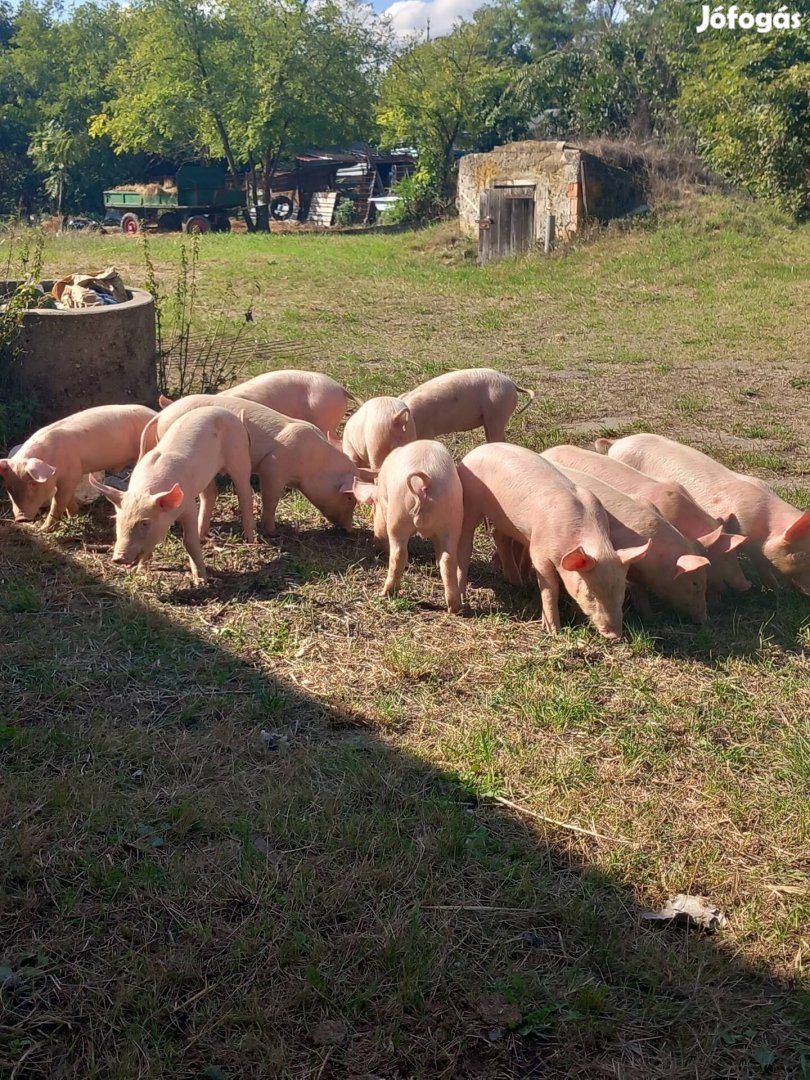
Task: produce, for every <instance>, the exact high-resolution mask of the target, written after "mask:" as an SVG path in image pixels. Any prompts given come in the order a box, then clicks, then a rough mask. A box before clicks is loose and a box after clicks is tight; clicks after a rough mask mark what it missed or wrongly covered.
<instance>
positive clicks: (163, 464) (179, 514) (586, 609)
mask: <svg viewBox="0 0 810 1080" xmlns="http://www.w3.org/2000/svg"><path fill="white" fill-rule="evenodd" d="M520 394H526V395H527V397H528V400H527V401H526V403H525V404H524V405H523V406H522V408H521V409H520V410H519V411H520V412H522V411H523V410H524V409H526V408H527V407H528V406H529V405H531V403H532V400H533V399H534V394H533V392H532V391H530V390H526V389H524V388H523V387H520V386H518V385H517V384H516V383H515V382H514V381H513V380H512V379H510V378H509V377H508V376H506V375H503V374H501V373H500V372H498V371H494V370H492V369H491V368H471V369H468V370H463V371H452V372H448V373H447V374H445V375H440V376H438V377H437V378H435V379H430V380H428V381H427V382H425V383H423V384H422V385H421V386H418V387H416V388H415V389H414V390H411V391H410V392H409V393H406V394H403V395H402V396H401V397H377V398H372V399H370V400H369V401H366V402H363V403H357V404H358V408H357V409H356V410H355V411H354V413H353V414H352V415H351V416H350V417H349V418H348V419H347V420H346V422H345V424H344V427H343V433H342V436H340V435H339V434H338V428H339V426H340V424H341V422H342V421H343V419H344V417H345V415H346V412H347V410H348V408H349V405H350V403H351V402H352V401H355V402H356V401H357V399H356V398H354V397H353V395H352V394H350V393H349V392H348V391H347V390H345V389H344V388H343V387H342V386H341V385H340V384H339V383H337V382H336V381H335V380H334V379H331V378H329V376H327V375H323V374H319V373H316V372H307V371H273V372H268V373H266V374H264V375H258V376H256V377H255V378H253V379H250V380H248V381H247V382H244V383H241V384H240V385H238V386H234V387H232V388H231V389H229V390H226V391H223V392H222V393H220V394H194V395H191V396H189V397H184V398H180V399H178V400H177V401H170V400H169V399H168V398H165V397H161V399H160V405H161V411H160V412H155V411H153V410H152V409H148V408H145V407H143V406H140V405H102V406H99V407H97V408H92V409H86V410H84V411H83V412H79V413H75V414H74V415H72V416H68V417H66V418H65V419H64V420H59V421H57V422H56V423H54V424H50V425H49V426H48V427H45V428H42V429H41V430H40V431H37V432H36V433H35V434H34V435H32V436H31V437H30V438H29V439H28V440H27V442H25V443H24V444H23V445H22V446H21V447H19V448H17V450H16V451H15V452H14V453H13V454H12V456H10V457H8V458H4V459H0V476H2V478H3V480H4V482H5V486H6V490H7V491H8V494H9V496H10V498H11V504H12V509H13V511H14V518H15V520H16V521H18V522H32V521H33V520H34V518H35V516H36V514H37V513H38V511H39V510H40V509H42V508H43V507H44V506H45V505H46V504H48V503H50V506H49V509H48V513H47V516H46V518H45V521H44V525H43V528H44V529H45V530H49V529H52V528H54V526H55V525H56V523H57V522H58V521H59V519H60V518H61V517H62V516H63V515H64V514H65V513H68V514H72V513H75V512H76V509H77V506H76V501H75V494H76V489H77V487H78V485H79V483H80V481H81V480H82V477H83V476H85V475H87V474H90V482H91V484H92V485H93V487H95V488H96V489H97V490H98V491H99V492H101V493H102V494H104V495H105V496H106V497H107V498H108V499H109V500H110V502H111V503H112V504H113V506H114V507H115V546H114V549H113V562H115V563H118V564H121V565H124V566H127V567H134V566H136V565H137V566H139V567H141V568H144V567H146V565H147V564H148V562H149V559H150V557H151V555H152V552H153V551H154V549H155V548H156V547H157V545H158V544H159V543H160V542H161V541H162V540H163V539H164V537H165V536H166V534H167V532H168V530H169V529H170V527H171V526H172V525H173V524H174V523H175V522H178V523H179V524H180V526H181V528H182V532H183V542H184V544H185V547H186V551H187V552H188V556H189V561H190V564H191V573H192V577H193V579H194V581H195V583H198V584H200V583H203V582H205V580H206V569H205V563H204V560H203V548H202V543H203V541H204V540H205V539H206V538H207V536H208V533H209V528H210V523H211V519H212V516H213V514H214V510H215V503H216V497H217V486H216V477H217V476H218V475H220V474H227V475H228V476H230V478H231V480H232V482H233V487H234V491H235V493H236V496H237V500H238V504H239V513H240V517H241V522H242V529H243V532H244V535H245V539H246V540H247V542H248V543H253V542H254V541H255V539H256V525H255V521H254V513H253V492H252V488H251V484H250V480H251V476H252V475H255V476H257V477H258V479H259V484H260V491H261V507H262V509H261V516H260V519H259V531H260V532H262V533H264V534H272V533H273V532H274V531H275V528H276V522H275V514H276V508H277V506H278V502H279V499H280V498H281V496H282V495H283V493H284V491H285V489H287V488H293V489H296V490H298V491H300V492H302V494H303V495H304V496H305V497H306V498H307V499H309V500H310V502H312V503H313V505H314V506H316V507H317V508H318V510H319V511H320V512H321V513H322V514H323V515H324V517H326V518H327V519H328V520H329V521H331V522H332V523H333V524H335V525H337V526H339V527H341V528H343V529H346V530H349V529H351V527H352V520H353V516H354V509H355V506H356V505H357V503H358V502H360V503H372V504H373V505H374V536H375V538H376V540H377V541H378V543H379V544H380V545H382V546H383V547H385V548H386V549H387V550H388V553H389V564H388V574H387V577H386V581H385V586H384V590H383V591H384V593H385V594H387V595H391V594H394V593H396V592H397V590H398V588H399V585H400V582H401V580H402V576H403V574H404V572H405V569H406V567H407V564H408V541H409V540H410V538H411V537H412V536H414V535H419V536H422V537H423V538H425V539H429V540H431V541H432V543H433V546H434V549H435V553H436V561H437V564H438V566H439V570H440V573H441V579H442V584H443V586H444V594H445V601H446V604H447V608H448V610H449V611H450V612H453V613H458V612H460V611H461V610H462V607H463V601H464V596H465V592H466V589H467V576H468V572H469V567H470V561H471V556H472V549H473V540H474V535H475V531H476V529H477V528H478V526H479V525H481V524H482V523H483V524H487V525H488V526H490V527H491V528H492V530H493V540H494V544H495V556H494V561H495V563H496V564H497V565H498V566H499V567H500V569H501V571H502V573H503V575H504V577H505V578H506V580H507V581H508V582H510V583H512V584H515V585H521V584H527V583H529V582H530V581H531V580H534V581H536V582H537V585H538V587H539V590H540V597H541V607H542V620H543V626H544V627H545V629H546V630H548V631H549V632H550V633H554V632H556V631H557V630H559V629H560V625H561V622H560V608H559V597H560V587H561V586H562V588H563V589H564V590H565V592H566V593H567V594H568V596H569V597H570V599H571V600H572V601H573V602H574V604H575V605H576V606H577V607H578V608H579V609H580V611H582V612H583V614H584V615H585V616H586V617H587V618H588V619H589V620H590V622H591V623H592V625H593V626H594V627H595V628H596V630H597V631H598V632H599V633H600V634H602V635H603V636H604V637H606V638H608V639H615V638H618V637H619V636H620V635H621V633H622V618H623V610H624V604H625V599H626V597H628V596H629V598H630V601H631V603H632V604H633V605H634V607H636V608H637V609H638V610H639V611H640V612H641V613H642V614H648V613H649V612H650V611H651V597H655V598H656V599H657V600H658V601H660V602H662V603H663V604H665V605H667V606H669V607H671V608H674V609H675V610H676V611H678V612H680V613H682V614H683V615H685V616H686V617H688V618H690V619H692V620H693V621H694V622H696V623H701V622H703V621H704V620H705V619H706V613H707V597H708V596H712V595H714V594H717V593H720V592H722V591H724V590H725V589H729V588H730V589H736V590H739V591H744V590H746V589H748V588H750V582H749V581H748V580H747V579H746V577H745V575H744V573H743V570H742V567H741V566H740V563H739V561H738V551H739V550H740V549H741V548H743V545H744V548H743V550H744V551H745V552H746V553H747V554H748V555H749V556H750V557H751V559H752V561H753V563H754V565H755V566H756V568H757V571H758V572H759V575H760V578H761V579H762V581H763V583H764V584H766V585H769V586H772V587H776V586H779V585H782V584H786V583H789V584H792V585H793V586H795V587H796V588H797V589H798V590H799V591H800V592H802V593H804V594H805V595H807V596H810V512H808V511H802V510H799V509H797V508H796V507H794V506H791V505H790V504H789V503H787V502H785V501H784V500H783V499H781V498H780V497H779V496H778V495H777V494H776V492H774V491H773V490H772V489H771V488H770V487H768V485H767V484H765V483H764V482H763V481H762V480H760V479H759V478H757V477H753V476H745V475H743V474H741V473H736V472H732V471H731V470H730V469H727V468H726V467H725V466H724V465H721V464H720V463H719V462H717V461H715V460H714V459H712V458H710V457H707V456H706V455H705V454H703V453H701V452H700V451H698V450H695V449H693V448H692V447H689V446H685V445H683V444H681V443H677V442H674V441H672V440H671V439H667V438H664V437H663V436H660V435H652V434H641V435H630V436H628V437H626V438H621V439H617V440H610V439H598V440H597V442H596V444H595V446H596V451H598V452H595V451H593V450H585V449H582V448H580V447H576V446H555V447H553V448H551V449H549V450H546V451H545V452H544V453H543V454H536V453H534V452H533V451H531V450H528V449H526V448H524V447H521V446H517V445H514V444H511V443H508V442H506V426H507V424H508V422H509V420H510V419H511V417H512V416H513V415H514V414H515V411H516V409H517V405H518V400H519V395H520ZM479 427H483V429H484V433H485V436H486V440H487V441H486V443H485V444H484V445H480V446H477V447H476V448H475V449H474V450H471V451H470V453H468V454H467V455H466V456H465V457H464V458H463V459H462V460H461V461H460V462H459V463H456V462H455V461H454V459H453V457H452V455H451V454H450V452H449V451H448V449H447V448H446V447H445V446H444V445H443V444H442V443H440V442H438V441H437V436H440V435H447V434H451V433H453V432H461V431H471V430H473V429H475V428H479ZM133 462H134V463H135V466H134V469H133V471H132V475H131V477H130V481H129V487H128V489H127V490H126V491H120V490H118V489H117V488H113V487H109V486H107V485H106V484H104V483H103V482H102V481H101V479H99V478H97V477H96V476H95V475H94V474H96V473H99V474H103V473H104V472H105V471H108V472H115V471H117V470H120V469H121V468H123V467H125V466H127V465H130V464H132V463H133ZM197 500H199V507H198V505H197Z"/></svg>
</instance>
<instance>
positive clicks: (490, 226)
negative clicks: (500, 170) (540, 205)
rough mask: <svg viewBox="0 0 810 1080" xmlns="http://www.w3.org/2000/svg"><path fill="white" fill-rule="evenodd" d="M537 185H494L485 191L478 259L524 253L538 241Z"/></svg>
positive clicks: (482, 195)
mask: <svg viewBox="0 0 810 1080" xmlns="http://www.w3.org/2000/svg"><path fill="white" fill-rule="evenodd" d="M534 204H535V191H534V187H530V186H528V185H527V186H525V187H492V188H487V189H486V190H485V191H482V192H481V196H480V202H479V213H480V218H479V222H478V261H479V262H481V263H486V262H491V261H492V260H493V259H500V258H503V256H504V255H521V254H522V253H523V252H525V251H528V250H529V248H530V247H531V246H532V245H533V244H534V241H535V233H534Z"/></svg>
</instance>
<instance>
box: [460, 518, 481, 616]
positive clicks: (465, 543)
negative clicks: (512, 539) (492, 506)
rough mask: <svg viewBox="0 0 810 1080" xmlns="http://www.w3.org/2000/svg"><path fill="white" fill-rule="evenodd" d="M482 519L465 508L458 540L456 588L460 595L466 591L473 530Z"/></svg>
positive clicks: (473, 535)
mask: <svg viewBox="0 0 810 1080" xmlns="http://www.w3.org/2000/svg"><path fill="white" fill-rule="evenodd" d="M481 521H482V518H481V517H479V516H477V515H475V514H471V513H468V512H467V511H466V508H465V512H464V521H463V523H462V526H461V536H460V537H459V541H458V555H457V563H458V588H459V592H460V593H461V595H462V596H464V595H465V594H466V592H467V575H468V574H469V572H470V559H472V550H473V540H474V538H475V530H476V529H477V528H478V526H479V525H480V523H481Z"/></svg>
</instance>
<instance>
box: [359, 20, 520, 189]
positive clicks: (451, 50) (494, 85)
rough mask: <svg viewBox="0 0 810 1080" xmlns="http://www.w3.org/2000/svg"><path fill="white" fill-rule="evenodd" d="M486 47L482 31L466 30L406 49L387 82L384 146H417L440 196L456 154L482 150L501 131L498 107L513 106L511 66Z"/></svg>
mask: <svg viewBox="0 0 810 1080" xmlns="http://www.w3.org/2000/svg"><path fill="white" fill-rule="evenodd" d="M486 45H487V41H486V34H485V26H484V25H482V24H462V25H461V26H460V27H459V28H458V29H456V30H455V31H454V32H453V33H452V34H450V35H448V36H447V37H442V38H437V39H436V40H435V41H431V42H424V43H422V44H416V45H413V46H411V47H410V48H407V49H406V50H405V51H404V52H403V53H402V54H401V55H400V56H399V57H397V59H396V60H395V61H394V63H393V64H392V65H391V67H390V68H389V70H388V72H387V73H386V76H385V78H384V80H383V83H382V87H381V90H380V103H379V107H378V110H377V122H378V124H379V127H380V131H381V134H382V139H383V144H384V145H387V146H397V145H400V146H401V145H410V146H415V147H416V148H417V149H418V151H419V167H420V170H421V171H422V172H423V173H424V175H425V177H426V178H429V181H430V182H431V183H433V184H435V185H436V186H437V188H438V190H439V192H440V194H441V196H442V198H446V197H447V196H448V195H449V193H450V191H451V189H452V180H453V174H454V170H455V150H457V149H477V148H478V144H479V142H480V141H481V140H482V139H486V138H487V137H488V136H491V133H492V132H493V130H495V129H496V128H497V126H498V124H499V122H500V120H501V103H502V102H510V105H511V98H510V91H511V86H512V76H513V75H514V74H515V70H514V65H513V64H512V63H511V62H509V61H506V60H504V61H500V62H493V61H492V60H490V59H489V58H488V56H487V48H486ZM512 112H514V109H513V108H510V113H512ZM505 126H506V127H507V128H509V127H510V126H514V125H510V124H509V123H507V124H506V125H505ZM499 141H500V140H499Z"/></svg>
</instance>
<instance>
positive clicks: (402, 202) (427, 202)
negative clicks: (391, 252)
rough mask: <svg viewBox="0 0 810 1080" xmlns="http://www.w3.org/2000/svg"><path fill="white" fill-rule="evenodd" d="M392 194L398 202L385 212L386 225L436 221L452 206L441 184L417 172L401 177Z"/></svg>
mask: <svg viewBox="0 0 810 1080" xmlns="http://www.w3.org/2000/svg"><path fill="white" fill-rule="evenodd" d="M394 194H395V195H397V196H399V200H398V201H397V202H395V203H394V205H393V206H392V207H391V208H390V209H388V210H386V211H385V223H386V225H416V224H418V223H420V222H425V221H436V220H437V219H438V218H442V217H445V216H446V215H447V214H448V213H449V212H450V210H451V209H452V206H453V204H452V202H451V201H450V199H449V198H448V197H447V196H446V195H445V194H444V193H443V190H442V185H441V183H440V182H439V181H438V180H434V179H433V178H431V177H430V176H428V175H427V174H425V173H423V172H420V171H419V170H417V171H416V172H415V173H413V174H412V175H411V176H403V178H402V179H401V180H400V181H399V183H398V184H396V185H395V187H394Z"/></svg>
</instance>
